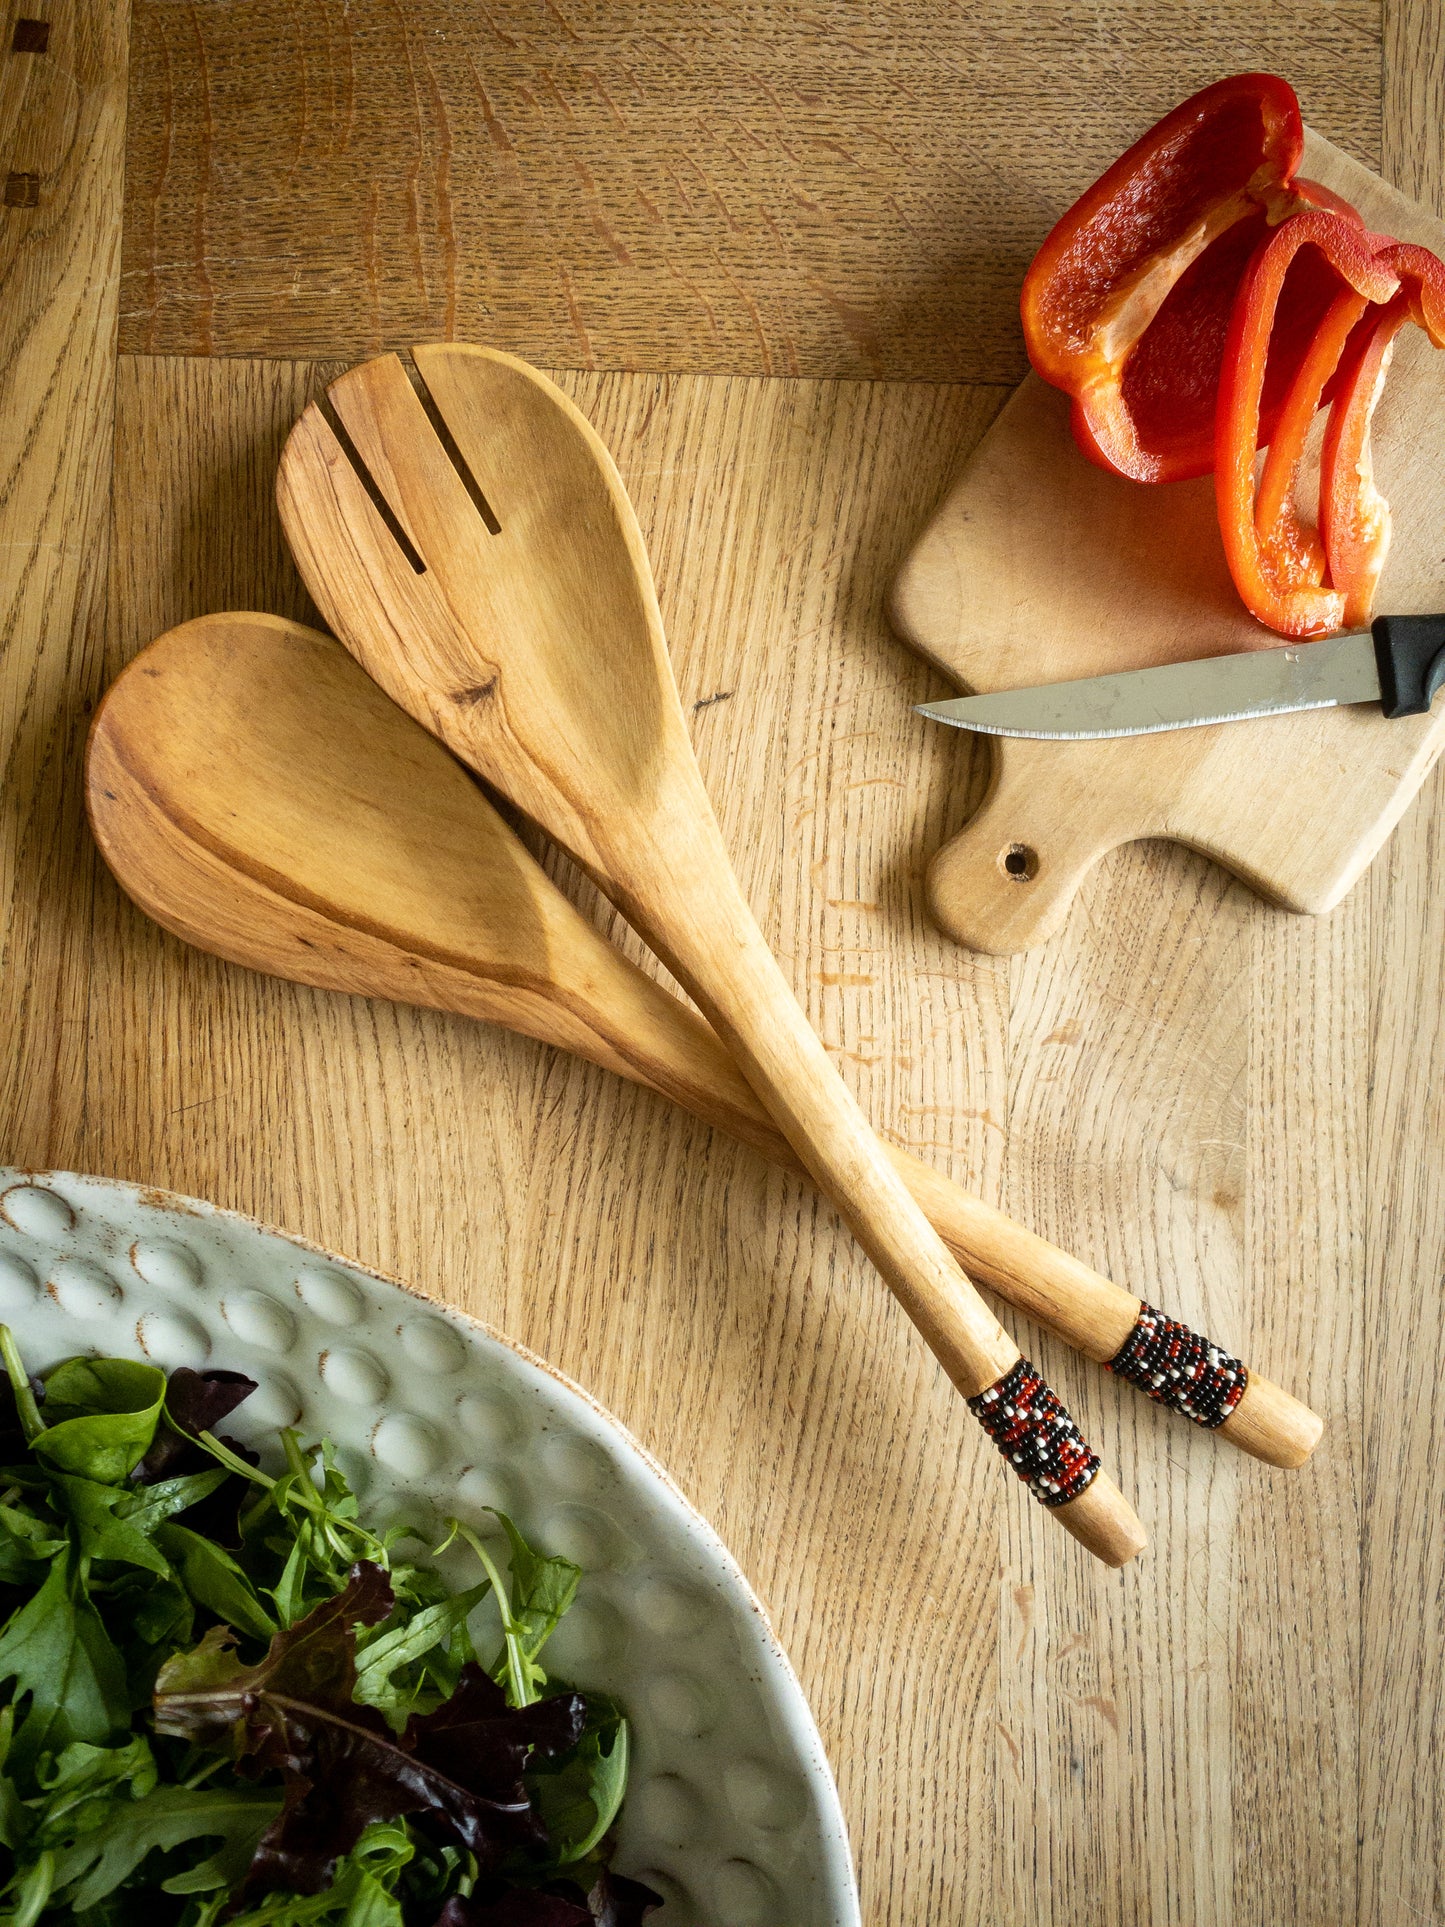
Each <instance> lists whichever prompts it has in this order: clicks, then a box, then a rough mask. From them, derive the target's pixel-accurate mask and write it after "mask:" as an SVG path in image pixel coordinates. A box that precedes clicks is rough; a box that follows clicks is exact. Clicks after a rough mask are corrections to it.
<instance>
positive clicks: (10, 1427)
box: [0, 1325, 45, 1460]
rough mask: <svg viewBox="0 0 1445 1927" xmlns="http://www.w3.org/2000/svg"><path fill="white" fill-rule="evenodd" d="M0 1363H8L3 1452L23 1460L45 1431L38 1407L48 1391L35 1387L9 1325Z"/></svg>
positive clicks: (0, 1429)
mask: <svg viewBox="0 0 1445 1927" xmlns="http://www.w3.org/2000/svg"><path fill="white" fill-rule="evenodd" d="M0 1359H3V1360H4V1363H5V1393H6V1398H5V1404H4V1406H3V1408H0V1450H3V1455H4V1457H5V1459H6V1460H9V1459H10V1458H12V1457H19V1455H20V1453H21V1452H23V1451H24V1449H25V1448H26V1447H27V1446H28V1445H29V1444H30V1441H31V1440H32V1439H33V1438H34V1437H35V1435H36V1434H37V1433H38V1432H41V1431H43V1430H44V1429H45V1421H44V1419H42V1418H41V1416H40V1408H39V1406H38V1404H37V1402H36V1401H37V1390H38V1394H39V1396H40V1397H41V1398H43V1397H44V1396H45V1387H44V1386H43V1385H42V1386H39V1387H38V1388H37V1387H36V1386H34V1385H32V1384H31V1382H30V1380H29V1378H28V1377H27V1376H26V1372H25V1366H24V1363H23V1362H22V1360H21V1357H20V1347H19V1346H18V1345H17V1344H16V1343H15V1334H14V1332H12V1331H11V1329H10V1327H9V1326H8V1325H0Z"/></svg>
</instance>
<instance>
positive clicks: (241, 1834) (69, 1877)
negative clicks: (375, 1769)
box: [54, 1786, 280, 1913]
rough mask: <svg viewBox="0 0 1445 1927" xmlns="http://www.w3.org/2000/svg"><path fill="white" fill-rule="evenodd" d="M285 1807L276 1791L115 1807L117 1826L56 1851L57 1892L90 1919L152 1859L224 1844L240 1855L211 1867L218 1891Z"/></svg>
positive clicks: (177, 1791) (180, 1789)
mask: <svg viewBox="0 0 1445 1927" xmlns="http://www.w3.org/2000/svg"><path fill="white" fill-rule="evenodd" d="M279 1806H280V1801H279V1800H278V1798H277V1796H276V1794H275V1792H274V1791H272V1790H269V1789H263V1788H259V1787H224V1788H222V1787H215V1788H211V1787H200V1788H195V1789H193V1788H191V1787H187V1786H163V1787H157V1788H156V1789H155V1790H154V1792H151V1793H147V1794H145V1795H144V1796H143V1797H142V1798H141V1799H138V1800H131V1801H120V1802H113V1803H112V1806H111V1813H110V1818H109V1819H107V1820H105V1821H104V1822H103V1823H102V1824H101V1825H100V1826H94V1827H90V1828H88V1829H87V1830H86V1831H85V1832H83V1833H80V1834H78V1835H77V1837H76V1838H75V1839H73V1840H72V1841H70V1842H69V1843H68V1844H67V1845H66V1846H64V1847H59V1848H57V1849H56V1850H55V1882H54V1890H55V1892H56V1893H57V1894H61V1895H63V1896H64V1898H65V1899H66V1901H67V1902H68V1904H69V1906H70V1907H71V1908H72V1909H73V1910H74V1911H75V1912H76V1913H82V1912H83V1911H84V1910H85V1909H86V1908H87V1907H94V1906H95V1905H96V1904H97V1903H98V1902H100V1901H102V1900H104V1899H105V1897H106V1896H107V1894H110V1893H113V1892H114V1891H115V1889H116V1888H117V1887H119V1886H120V1885H121V1883H122V1881H125V1880H128V1879H129V1878H130V1876H131V1875H132V1874H133V1873H134V1872H135V1871H136V1869H137V1868H138V1867H139V1866H140V1864H141V1862H142V1861H143V1860H144V1859H145V1857H146V1855H147V1854H149V1853H153V1852H155V1851H156V1850H157V1849H160V1850H167V1849H170V1848H173V1847H178V1846H181V1845H183V1844H185V1843H186V1842H189V1841H194V1840H212V1839H216V1838H218V1837H219V1838H220V1839H222V1840H223V1841H225V1842H226V1843H227V1845H228V1847H230V1848H231V1849H232V1850H233V1851H232V1852H231V1853H230V1854H229V1855H227V1856H225V1863H224V1864H220V1857H219V1856H215V1855H213V1856H212V1859H211V1861H210V1862H208V1863H206V1864H207V1865H208V1867H209V1868H210V1869H211V1877H213V1878H214V1884H215V1885H216V1886H217V1887H226V1886H228V1885H229V1884H230V1881H231V1880H232V1879H233V1878H234V1877H235V1873H236V1872H239V1871H240V1870H241V1869H243V1868H244V1867H245V1866H246V1865H247V1864H248V1863H249V1861H250V1858H251V1855H252V1854H253V1853H254V1851H255V1848H256V1843H257V1841H258V1840H259V1839H260V1838H261V1836H262V1834H263V1833H264V1832H265V1830H266V1828H267V1827H268V1826H270V1825H271V1824H272V1822H273V1821H274V1819H275V1817H276V1813H277V1809H278V1807H279ZM233 1870H234V1871H233ZM182 1877H183V1878H184V1876H182ZM162 1884H163V1886H164V1887H166V1888H167V1889H169V1890H171V1891H175V1890H174V1889H171V1888H170V1883H169V1882H163V1883H162ZM186 1891H192V1890H191V1889H190V1888H187V1889H186Z"/></svg>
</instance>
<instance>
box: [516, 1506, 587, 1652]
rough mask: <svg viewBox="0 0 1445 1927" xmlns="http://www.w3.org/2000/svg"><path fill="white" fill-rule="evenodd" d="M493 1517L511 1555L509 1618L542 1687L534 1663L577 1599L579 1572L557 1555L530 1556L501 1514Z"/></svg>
mask: <svg viewBox="0 0 1445 1927" xmlns="http://www.w3.org/2000/svg"><path fill="white" fill-rule="evenodd" d="M496 1516H497V1518H498V1519H499V1520H500V1521H501V1525H502V1530H503V1532H505V1533H506V1535H507V1544H508V1547H509V1548H510V1550H511V1555H512V1556H511V1578H512V1618H513V1619H514V1620H515V1621H516V1622H517V1626H518V1628H519V1637H520V1638H521V1640H522V1644H523V1648H524V1650H525V1652H526V1655H527V1659H528V1661H529V1662H531V1663H533V1670H534V1673H535V1675H536V1683H537V1684H539V1685H544V1684H545V1683H546V1677H547V1676H546V1674H545V1673H543V1672H541V1670H540V1669H539V1668H537V1667H536V1666H535V1661H536V1658H537V1655H538V1654H539V1653H540V1652H541V1650H542V1648H543V1647H544V1646H545V1645H546V1643H547V1641H548V1640H549V1639H550V1638H551V1637H552V1635H553V1633H554V1632H555V1631H556V1630H557V1623H558V1621H559V1620H560V1619H561V1618H562V1615H563V1614H564V1613H565V1612H566V1611H567V1610H568V1608H569V1607H570V1606H571V1604H572V1602H573V1600H574V1599H575V1598H576V1597H577V1587H578V1585H579V1584H580V1583H581V1579H582V1568H581V1567H580V1566H576V1565H574V1564H573V1563H572V1561H571V1560H570V1559H563V1558H562V1557H560V1555H555V1554H554V1555H552V1556H551V1557H548V1556H547V1555H546V1554H544V1553H540V1552H534V1551H533V1550H532V1548H531V1546H529V1545H528V1544H527V1542H526V1540H525V1539H524V1538H523V1537H522V1535H521V1533H520V1532H518V1530H517V1528H516V1526H515V1525H513V1523H512V1521H511V1520H510V1519H509V1518H508V1517H507V1515H506V1513H505V1512H498V1513H497V1514H496Z"/></svg>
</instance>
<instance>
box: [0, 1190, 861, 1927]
mask: <svg viewBox="0 0 1445 1927" xmlns="http://www.w3.org/2000/svg"><path fill="white" fill-rule="evenodd" d="M0 1318H3V1319H4V1320H5V1321H6V1322H7V1323H8V1324H9V1325H10V1326H11V1327H12V1329H13V1330H14V1331H15V1333H16V1335H17V1337H18V1338H19V1340H20V1343H21V1347H22V1349H23V1351H24V1354H25V1357H26V1361H27V1363H29V1364H30V1366H31V1368H32V1369H35V1368H37V1367H45V1366H48V1365H50V1364H52V1363H54V1362H55V1361H56V1360H58V1359H60V1358H63V1357H66V1356H68V1355H70V1354H72V1353H75V1352H81V1351H97V1352H106V1353H113V1354H117V1355H122V1356H129V1357H133V1358H134V1357H145V1358H149V1359H151V1360H153V1361H154V1362H155V1363H156V1364H159V1365H164V1366H167V1367H175V1366H177V1365H193V1366H202V1365H214V1366H225V1367H228V1368H230V1369H232V1370H237V1371H244V1372H246V1373H248V1374H249V1375H250V1376H251V1377H253V1378H255V1379H257V1380H258V1381H259V1389H258V1390H257V1391H256V1392H255V1393H254V1394H253V1395H252V1397H251V1398H250V1399H249V1400H248V1401H247V1403H246V1404H245V1405H244V1406H243V1407H242V1408H241V1409H240V1411H239V1412H237V1413H236V1414H235V1416H234V1418H232V1419H230V1420H228V1421H227V1429H228V1431H230V1432H232V1433H233V1434H234V1435H235V1436H236V1437H239V1438H242V1439H245V1440H246V1441H247V1442H248V1443H255V1444H256V1445H258V1446H261V1445H263V1442H264V1441H266V1440H267V1437H268V1434H270V1433H274V1429H275V1428H276V1427H277V1426H281V1425H299V1426H301V1427H302V1428H303V1429H304V1430H305V1431H306V1433H307V1434H308V1435H309V1436H316V1435H319V1434H321V1433H325V1434H327V1435H329V1436H330V1437H331V1438H332V1439H334V1440H335V1442H336V1444H337V1447H338V1449H339V1453H340V1457H341V1460H342V1463H343V1465H344V1467H345V1469H346V1471H347V1473H348V1475H349V1476H350V1478H351V1479H352V1482H353V1484H354V1485H355V1486H356V1488H357V1489H358V1491H359V1492H361V1493H362V1495H363V1497H364V1502H365V1514H366V1516H367V1517H368V1518H371V1519H375V1520H377V1521H379V1522H381V1523H386V1522H387V1520H388V1518H389V1517H391V1516H398V1517H400V1516H404V1517H406V1518H407V1519H408V1520H413V1521H418V1522H420V1523H422V1524H423V1525H425V1526H426V1527H427V1528H428V1529H430V1528H431V1527H433V1526H435V1525H436V1524H437V1523H438V1522H439V1521H440V1520H442V1519H443V1518H445V1517H447V1516H449V1515H457V1516H460V1517H462V1518H464V1519H467V1520H468V1521H469V1522H471V1523H473V1524H475V1525H477V1526H478V1527H481V1528H487V1529H491V1528H492V1525H493V1522H492V1521H491V1518H490V1515H489V1514H488V1512H487V1510H486V1508H487V1507H489V1506H500V1507H501V1508H502V1509H503V1510H505V1511H507V1512H510V1513H512V1514H513V1515H514V1516H515V1517H516V1519H517V1522H518V1524H519V1525H520V1526H521V1528H522V1530H523V1531H524V1532H525V1533H526V1534H527V1536H528V1537H529V1538H531V1539H533V1540H535V1541H537V1542H539V1543H540V1544H541V1545H542V1546H544V1547H545V1548H546V1549H547V1550H549V1551H555V1552H562V1553H565V1554H567V1555H568V1556H569V1557H571V1558H573V1559H575V1560H576V1561H577V1562H578V1564H579V1565H581V1567H582V1568H583V1571H584V1574H585V1578H584V1580H583V1585H582V1591H581V1595H580V1598H579V1601H578V1603H577V1605H576V1606H575V1607H574V1609H573V1610H572V1612H571V1613H569V1614H568V1616H567V1618H566V1620H565V1621H564V1622H563V1624H562V1626H561V1627H560V1629H559V1630H558V1632H557V1635H556V1637H555V1639H554V1640H553V1641H552V1643H551V1645H550V1646H549V1647H548V1664H549V1665H550V1666H551V1667H553V1668H554V1670H555V1671H556V1672H557V1673H558V1674H559V1675H561V1676H563V1677H566V1678H570V1679H575V1680H576V1681H577V1683H578V1684H579V1685H582V1686H591V1687H596V1688H598V1689H600V1690H602V1691H605V1692H608V1693H612V1694H615V1695H616V1696H617V1698H618V1699H619V1700H621V1701H622V1703H623V1704H624V1705H625V1706H626V1708H627V1711H628V1713H629V1715H630V1716H631V1718H632V1722H633V1729H634V1740H635V1747H636V1753H635V1769H634V1773H633V1778H632V1783H631V1787H630V1790H629V1792H628V1797H627V1803H626V1806H625V1808H624V1810H623V1820H622V1826H621V1835H620V1844H619V1849H618V1855H617V1865H618V1868H619V1871H621V1872H623V1873H629V1874H635V1875H637V1876H638V1877H640V1878H642V1879H644V1880H647V1881H649V1882H650V1883H651V1884H652V1885H653V1886H655V1887H656V1888H657V1889H658V1890H659V1891H660V1892H661V1893H663V1894H665V1895H666V1897H667V1905H666V1906H665V1907H664V1909H663V1911H662V1913H661V1914H660V1915H659V1916H658V1920H659V1927H688V1924H689V1923H707V1927H835V1924H836V1927H856V1923H857V1922H858V1920H859V1913H858V1900H857V1894H856V1890H855V1887H854V1883H853V1872H852V1861H851V1858H850V1855H849V1852H848V1842H847V1836H846V1833H845V1830H844V1825H843V1816H842V1813H841V1811H840V1809H839V1805H838V1796H837V1792H836V1790H835V1789H834V1786H833V1780H832V1776H831V1774H830V1772H829V1770H828V1763H827V1760H826V1759H825V1757H824V1754H823V1747H822V1743H821V1741H820V1739H819V1737H818V1731H817V1728H816V1727H815V1726H814V1724H813V1720H812V1716H811V1715H810V1713H809V1711H808V1707H807V1703H806V1701H805V1700H804V1698H803V1694H802V1689H801V1688H800V1686H799V1685H798V1682H797V1680H796V1678H795V1677H794V1675H793V1672H792V1669H791V1667H790V1666H789V1665H788V1662H787V1660H786V1658H785V1657H784V1655H783V1652H782V1649H781V1647H780V1646H779V1645H778V1642H777V1640H776V1638H775V1637H774V1635H773V1632H772V1629H771V1627H770V1626H769V1625H768V1622H767V1618H766V1616H765V1614H764V1613H763V1610H762V1607H761V1606H760V1605H759V1603H758V1601H757V1599H756V1598H755V1597H754V1596H753V1593H752V1592H751V1590H750V1589H749V1587H748V1584H747V1582H746V1580H745V1579H744V1578H743V1576H742V1573H741V1572H740V1571H739V1570H738V1568H737V1566H736V1565H735V1564H734V1562H733V1560H732V1558H731V1557H730V1555H729V1554H728V1552H727V1550H726V1548H725V1547H724V1546H723V1544H722V1541H721V1540H720V1539H719V1538H718V1537H717V1535H716V1533H715V1532H713V1530H712V1528H711V1527H710V1526H708V1525H707V1524H706V1523H705V1521H704V1520H703V1519H702V1518H700V1517H699V1515H698V1514H697V1513H696V1512H694V1511H693V1509H692V1507H691V1506H689V1505H688V1504H687V1502H686V1500H685V1499H684V1498H683V1497H682V1495H681V1493H680V1492H679V1491H678V1490H677V1488H676V1487H675V1486H674V1485H673V1484H672V1482H671V1480H670V1479H669V1478H668V1477H667V1475H666V1474H665V1473H664V1472H663V1471H662V1469H661V1468H660V1467H659V1466H658V1465H657V1464H656V1463H655V1462H654V1461H653V1460H652V1459H651V1458H650V1457H649V1456H648V1455H647V1453H646V1452H644V1451H643V1449H642V1447H641V1446H640V1445H638V1443H637V1441H636V1440H635V1439H633V1438H631V1437H630V1436H629V1435H628V1433H627V1432H626V1431H624V1429H623V1428H622V1426H621V1425H619V1424H618V1422H617V1420H616V1419H614V1418H612V1417H610V1416H609V1415H608V1414H607V1413H606V1412H604V1411H603V1410H602V1409H601V1407H600V1406H598V1405H597V1404H595V1403H594V1402H593V1401H592V1400H591V1399H590V1398H588V1397H587V1395H586V1394H585V1393H584V1392H582V1391H580V1390H579V1389H578V1388H577V1387H576V1386H575V1385H572V1384H570V1383H569V1382H568V1381H567V1380H565V1379H563V1378H561V1377H560V1376H559V1375H558V1374H557V1373H556V1372H553V1371H551V1370H549V1369H548V1367H546V1366H545V1365H543V1364H542V1363H541V1362H540V1361H539V1360H537V1359H535V1358H532V1357H531V1356H529V1355H528V1354H527V1353H525V1352H523V1351H521V1350H520V1349H519V1348H518V1347H517V1346H515V1345H512V1344H510V1343H509V1342H508V1341H507V1340H506V1339H504V1338H501V1337H499V1336H498V1335H497V1334H496V1333H495V1332H492V1331H490V1330H488V1329H487V1328H486V1327H485V1326H483V1325H480V1324H478V1323H476V1321H475V1320H473V1319H469V1318H466V1317H464V1316H463V1315H461V1314H460V1313H458V1312H453V1311H449V1310H447V1309H446V1308H444V1307H442V1306H439V1305H434V1304H431V1303H430V1302H429V1301H427V1300H425V1299H423V1298H421V1297H419V1296H417V1295H416V1294H414V1293H412V1292H410V1291H408V1290H406V1289H404V1288H403V1287H402V1286H401V1285H399V1284H396V1283H394V1282H393V1281H392V1280H390V1279H387V1278H383V1277H380V1276H378V1275H377V1274H376V1273H374V1272H369V1271H365V1270H363V1269H361V1268H360V1267H359V1266H357V1265H355V1264H352V1263H350V1262H349V1261H347V1260H346V1259H343V1258H337V1257H335V1256H333V1255H332V1254H331V1253H329V1252H325V1251H322V1250H320V1249H318V1248H317V1247H315V1246H313V1245H309V1244H307V1243H306V1242H305V1241H304V1240H302V1239H299V1238H293V1237H290V1236H288V1235H286V1234H285V1233H282V1232H279V1231H272V1230H268V1229H267V1228H266V1227H265V1226H263V1225H259V1224H256V1223H254V1222H253V1221H252V1220H251V1219H249V1218H244V1217H241V1216H239V1215H238V1214H237V1213H235V1212H230V1211H221V1210H218V1209H217V1208H216V1207H215V1206H213V1205H208V1204H201V1203H197V1202H195V1201H193V1200H191V1199H189V1198H180V1197H175V1196H173V1195H171V1194H170V1193H167V1192H160V1191H148V1190H141V1189H139V1188H138V1187H136V1186H134V1185H129V1184H121V1183H117V1182H114V1181H113V1180H110V1179H104V1178H88V1177H75V1176H71V1175H69V1174H66V1173H59V1172H50V1173H46V1174H44V1175H43V1176H39V1175H36V1174H34V1173H28V1172H22V1171H16V1170H7V1169H4V1168H3V1167H0Z"/></svg>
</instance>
